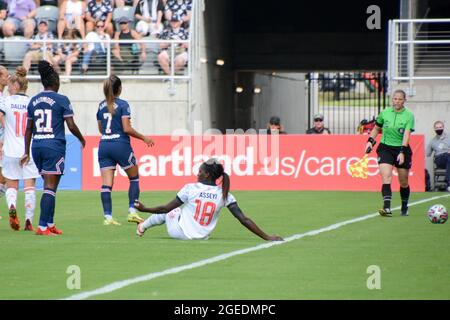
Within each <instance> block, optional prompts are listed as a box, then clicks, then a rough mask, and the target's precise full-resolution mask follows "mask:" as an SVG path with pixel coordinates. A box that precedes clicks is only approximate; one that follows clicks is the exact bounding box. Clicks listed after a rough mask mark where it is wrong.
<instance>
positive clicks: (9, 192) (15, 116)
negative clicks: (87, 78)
mask: <svg viewBox="0 0 450 320" xmlns="http://www.w3.org/2000/svg"><path fill="white" fill-rule="evenodd" d="M26 76H27V71H26V69H25V68H23V67H18V68H17V69H16V72H15V74H13V75H11V77H10V78H9V81H8V91H9V94H10V96H8V97H4V99H3V100H2V102H1V104H0V122H1V124H2V126H3V127H4V128H5V136H4V143H3V175H4V177H5V178H6V202H7V204H8V208H9V222H10V225H11V228H12V229H13V230H16V231H18V230H20V221H19V218H18V216H17V211H16V207H17V190H18V188H19V180H24V192H25V219H26V220H25V231H33V225H32V221H33V216H34V209H35V207H36V193H35V184H36V178H38V177H39V176H40V175H39V172H38V169H37V168H36V165H35V164H34V162H33V160H32V159H31V160H30V161H29V162H28V163H27V164H26V165H24V166H22V165H21V164H20V159H21V157H22V155H23V154H24V151H25V140H24V135H25V129H26V125H27V106H28V103H29V101H30V98H29V97H28V96H27V95H26V91H27V88H28V80H27V78H26Z"/></svg>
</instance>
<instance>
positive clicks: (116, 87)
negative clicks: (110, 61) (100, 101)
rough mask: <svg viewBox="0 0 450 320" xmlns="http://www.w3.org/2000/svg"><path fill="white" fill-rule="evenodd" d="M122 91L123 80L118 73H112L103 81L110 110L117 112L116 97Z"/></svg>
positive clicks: (110, 111)
mask: <svg viewBox="0 0 450 320" xmlns="http://www.w3.org/2000/svg"><path fill="white" fill-rule="evenodd" d="M121 92H122V81H121V80H120V78H119V77H118V76H116V75H111V76H110V77H109V78H108V79H106V80H105V82H104V83H103V93H104V94H105V99H106V104H107V106H108V112H109V113H111V114H114V113H115V109H114V99H115V98H117V97H118V96H119V95H120V93H121Z"/></svg>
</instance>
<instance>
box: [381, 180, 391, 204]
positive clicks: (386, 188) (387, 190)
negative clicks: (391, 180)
mask: <svg viewBox="0 0 450 320" xmlns="http://www.w3.org/2000/svg"><path fill="white" fill-rule="evenodd" d="M381 194H382V195H383V208H384V209H391V200H392V190H391V185H390V184H383V187H382V188H381Z"/></svg>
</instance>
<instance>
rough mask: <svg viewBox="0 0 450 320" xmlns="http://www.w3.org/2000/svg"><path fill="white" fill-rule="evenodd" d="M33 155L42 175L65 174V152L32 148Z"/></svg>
mask: <svg viewBox="0 0 450 320" xmlns="http://www.w3.org/2000/svg"><path fill="white" fill-rule="evenodd" d="M31 153H32V155H33V160H34V163H35V164H36V167H37V169H38V171H39V174H40V175H44V174H55V175H63V174H64V161H65V156H66V153H65V152H62V151H56V150H54V149H50V148H45V147H37V148H31Z"/></svg>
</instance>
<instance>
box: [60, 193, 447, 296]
mask: <svg viewBox="0 0 450 320" xmlns="http://www.w3.org/2000/svg"><path fill="white" fill-rule="evenodd" d="M446 197H450V194H449V195H445V196H437V197H431V198H428V199H423V200H419V201H415V202H412V203H410V204H409V206H410V207H411V206H415V205H418V204H422V203H425V202H430V201H433V200H437V199H441V198H446ZM398 209H400V207H396V208H394V209H393V210H398ZM376 216H378V213H371V214H368V215H365V216H362V217H359V218H355V219H351V220H346V221H342V222H338V223H335V224H332V225H330V226H328V227H324V228H320V229H316V230H312V231H308V232H305V233H300V234H295V235H293V236H290V237H288V238H285V239H284V241H280V242H266V243H263V244H260V245H257V246H254V247H250V248H246V249H241V250H236V251H232V252H229V253H224V254H221V255H218V256H215V257H212V258H208V259H204V260H200V261H197V262H193V263H189V264H185V265H182V266H179V267H174V268H170V269H166V270H163V271H160V272H152V273H149V274H146V275H143V276H139V277H136V278H131V279H126V280H122V281H116V282H113V283H111V284H108V285H106V286H104V287H101V288H98V289H95V290H91V291H86V292H81V293H79V294H75V295H72V296H70V297H68V298H65V299H64V300H84V299H88V298H91V297H93V296H97V295H101V294H105V293H110V292H113V291H116V290H119V289H122V288H124V287H127V286H129V285H132V284H135V283H140V282H145V281H150V280H152V279H156V278H160V277H164V276H167V275H170V274H175V273H179V272H182V271H185V270H191V269H195V268H199V267H202V266H205V265H208V264H212V263H215V262H219V261H223V260H226V259H228V258H231V257H234V256H238V255H241V254H246V253H249V252H253V251H258V250H262V249H267V248H270V247H273V246H278V245H282V244H285V243H289V242H291V241H294V240H298V239H301V238H304V237H306V236H315V235H318V234H320V233H323V232H327V231H332V230H336V229H338V228H340V227H343V226H346V225H348V224H352V223H356V222H360V221H364V220H367V219H371V218H374V217H376Z"/></svg>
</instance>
